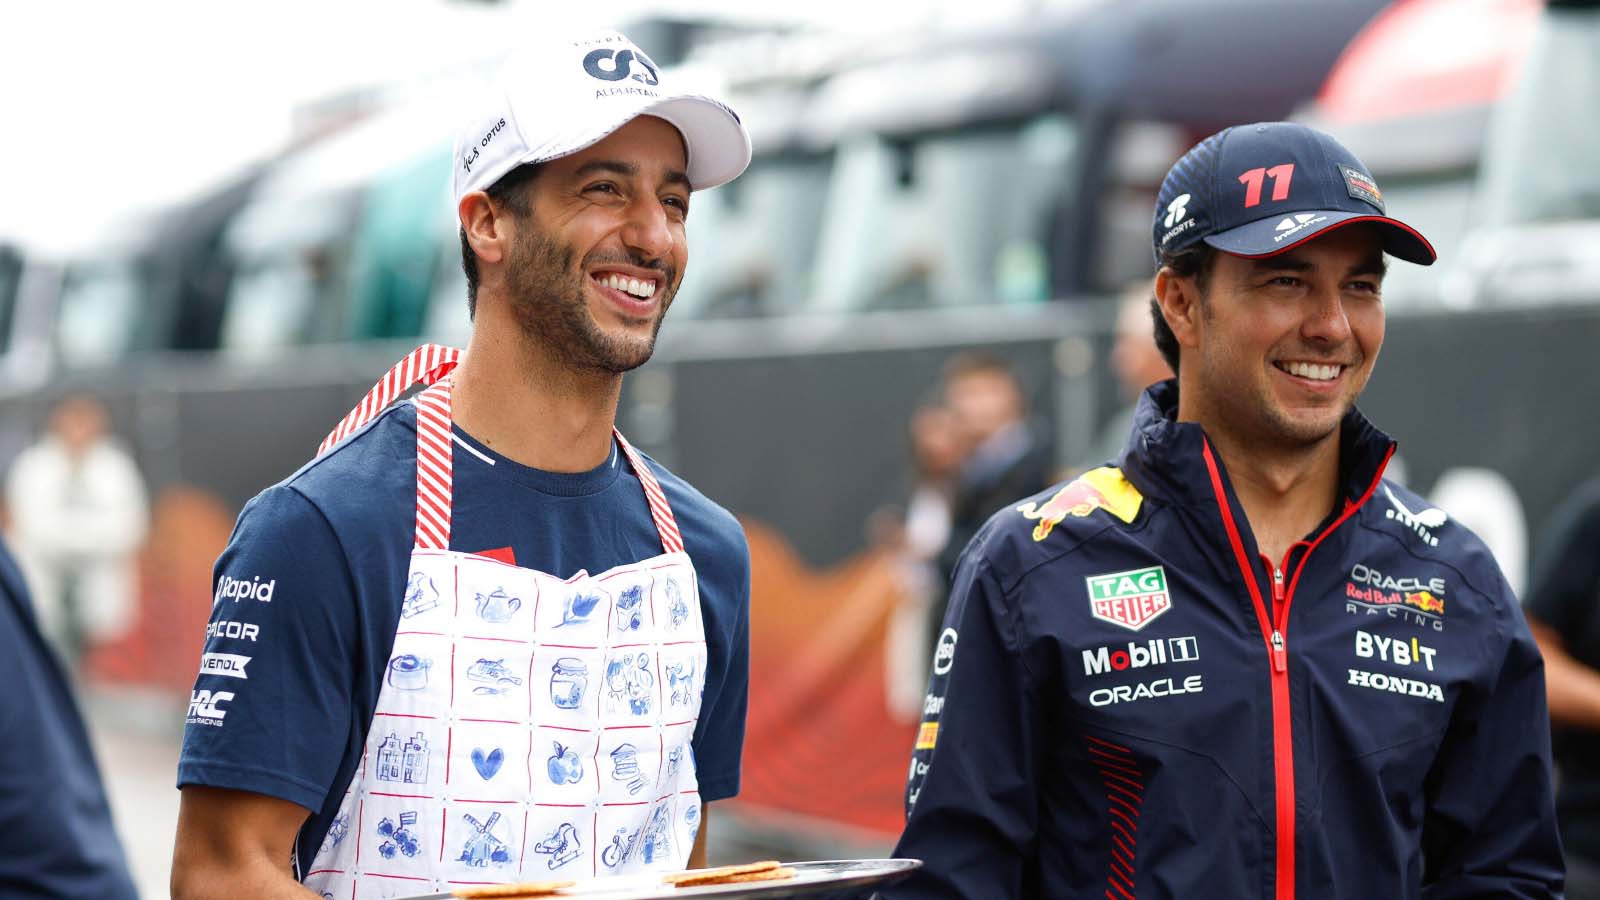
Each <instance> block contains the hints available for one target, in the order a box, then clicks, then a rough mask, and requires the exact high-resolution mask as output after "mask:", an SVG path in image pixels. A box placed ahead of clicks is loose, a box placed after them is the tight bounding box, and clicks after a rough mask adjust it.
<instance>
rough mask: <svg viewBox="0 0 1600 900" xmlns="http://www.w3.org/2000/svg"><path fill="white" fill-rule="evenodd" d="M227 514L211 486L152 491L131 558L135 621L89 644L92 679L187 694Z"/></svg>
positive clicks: (224, 538) (229, 524)
mask: <svg viewBox="0 0 1600 900" xmlns="http://www.w3.org/2000/svg"><path fill="white" fill-rule="evenodd" d="M233 518H234V517H233V514H232V513H231V512H230V511H229V510H228V508H227V506H226V505H224V504H223V502H222V501H221V500H220V499H218V498H217V497H216V496H215V495H214V494H212V493H210V492H209V491H203V490H200V489H198V488H193V487H188V486H186V485H175V486H172V487H168V488H165V489H163V490H162V491H161V492H160V493H159V494H158V495H157V496H156V500H155V503H154V504H153V506H152V507H151V515H150V535H149V537H148V538H147V539H146V541H145V545H144V546H143V547H142V548H140V551H139V558H138V562H137V565H138V570H139V571H138V591H139V594H138V598H137V603H138V608H137V610H136V611H135V613H134V624H133V627H132V628H131V629H129V631H128V633H127V634H126V635H124V636H123V637H121V638H119V639H118V640H115V641H110V642H107V643H104V644H99V645H97V646H95V647H93V648H91V649H90V650H89V652H88V653H87V654H86V656H85V657H84V670H85V674H86V675H87V676H88V677H89V678H90V679H92V680H95V681H101V682H113V683H118V684H127V685H142V686H149V687H155V688H160V689H163V690H170V691H172V692H173V694H174V695H175V696H180V697H187V696H188V695H189V690H190V689H191V688H192V687H193V686H194V679H195V676H196V675H197V674H198V673H199V671H200V647H201V645H202V644H203V643H204V642H205V633H206V622H207V621H208V620H209V619H210V618H211V566H212V563H214V562H216V559H217V556H218V555H219V554H221V553H222V549H223V547H225V546H226V545H227V543H228V535H229V533H230V532H231V531H232V530H233Z"/></svg>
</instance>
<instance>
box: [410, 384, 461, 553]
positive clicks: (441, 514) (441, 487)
mask: <svg viewBox="0 0 1600 900" xmlns="http://www.w3.org/2000/svg"><path fill="white" fill-rule="evenodd" d="M451 381H452V379H450V378H449V377H448V376H447V377H445V378H443V379H442V380H440V381H439V382H438V383H437V384H435V385H434V386H433V387H430V388H428V389H427V390H425V391H423V392H422V393H420V394H418V395H417V396H416V404H417V536H416V547H417V549H419V550H449V549H450V507H451V500H452V498H453V496H454V491H455V487H454V483H453V475H454V471H455V447H454V445H453V442H454V439H455V437H454V435H453V434H452V433H451V426H450V423H451V417H450V388H451Z"/></svg>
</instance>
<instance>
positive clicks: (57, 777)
mask: <svg viewBox="0 0 1600 900" xmlns="http://www.w3.org/2000/svg"><path fill="white" fill-rule="evenodd" d="M0 684H4V685H5V686H6V693H5V699H4V700H0V897H39V898H60V900H68V898H71V900H77V898H82V897H95V898H105V900H135V898H137V896H138V894H137V893H136V892H135V890H134V887H133V881H132V879H131V878H130V877H129V875H128V866H127V862H126V861H125V860H124V857H123V853H122V845H121V843H120V842H118V840H117V833H116V830H115V829H114V828H113V826H112V822H111V807H110V806H109V805H108V804H107V802H106V792H105V788H104V786H103V785H102V784H101V781H100V769H99V767H98V766H97V765H96V764H95V759H94V751H93V749H92V747H91V745H90V743H89V733H88V731H87V730H85V728H84V725H83V716H82V714H81V713H80V712H79V711H78V703H77V701H76V700H75V699H74V698H73V695H72V690H71V687H70V682H69V679H68V677H67V673H66V672H64V671H63V670H62V668H61V663H60V661H59V660H58V659H57V657H56V655H55V653H54V652H53V651H51V650H50V648H49V646H48V645H47V644H46V643H45V638H44V635H43V634H42V633H41V631H40V628H39V624H38V622H37V621H36V620H35V617H34V611H33V606H32V604H31V603H30V601H29V599H28V591H27V587H26V586H25V585H24V583H23V579H22V572H21V571H20V570H19V569H18V568H17V565H16V563H15V562H14V561H13V560H12V558H11V554H10V553H8V552H7V551H6V548H5V547H4V546H3V545H0Z"/></svg>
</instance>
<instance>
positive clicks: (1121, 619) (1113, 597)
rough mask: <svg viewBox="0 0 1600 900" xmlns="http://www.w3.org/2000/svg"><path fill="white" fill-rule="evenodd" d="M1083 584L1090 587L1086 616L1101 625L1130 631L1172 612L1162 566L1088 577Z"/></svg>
mask: <svg viewBox="0 0 1600 900" xmlns="http://www.w3.org/2000/svg"><path fill="white" fill-rule="evenodd" d="M1084 582H1085V583H1086V584H1087V585H1088V587H1089V612H1090V613H1091V614H1092V615H1093V616H1094V617H1095V618H1096V619H1099V620H1100V621H1102V622H1110V623H1112V624H1113V625H1121V626H1122V627H1123V628H1127V629H1129V630H1131V631H1138V630H1139V629H1141V628H1143V627H1144V626H1146V625H1148V624H1150V623H1151V622H1152V621H1153V620H1154V619H1155V618H1156V617H1157V616H1159V615H1161V614H1162V613H1164V612H1166V611H1167V610H1169V609H1171V608H1172V596H1171V594H1169V593H1168V592H1167V570H1166V569H1163V568H1162V567H1161V566H1150V567H1148V568H1144V569H1129V570H1128V571H1126V572H1111V573H1108V574H1105V575H1090V576H1089V577H1087V578H1085V579H1084Z"/></svg>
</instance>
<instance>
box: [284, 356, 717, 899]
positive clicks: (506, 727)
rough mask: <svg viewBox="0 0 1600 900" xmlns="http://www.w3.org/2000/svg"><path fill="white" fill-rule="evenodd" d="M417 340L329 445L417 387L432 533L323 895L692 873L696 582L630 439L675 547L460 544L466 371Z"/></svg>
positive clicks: (409, 583) (412, 581) (422, 546)
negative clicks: (621, 556) (562, 567)
mask: <svg viewBox="0 0 1600 900" xmlns="http://www.w3.org/2000/svg"><path fill="white" fill-rule="evenodd" d="M457 357H458V351H456V350H452V349H448V348H443V347H437V346H433V345H429V346H425V347H422V348H419V349H418V350H417V351H415V352H414V353H412V354H411V355H410V356H409V357H407V359H406V360H404V361H402V362H401V363H400V365H397V366H396V367H395V368H394V370H393V371H391V372H390V373H389V375H387V376H385V378H384V379H383V380H382V381H380V382H379V383H378V385H377V386H376V387H374V388H373V390H372V392H371V393H370V394H368V396H367V398H366V399H365V400H363V401H362V403H361V405H360V406H358V407H357V408H356V409H355V410H353V411H352V412H351V413H350V415H349V416H347V417H346V418H345V420H344V421H343V422H341V423H340V424H339V427H338V428H336V429H335V430H334V432H333V433H332V434H330V435H329V436H328V439H327V440H326V441H324V443H323V446H322V448H321V449H320V450H319V452H325V451H326V450H327V449H328V448H329V447H331V446H332V445H334V444H336V443H338V442H339V441H340V440H342V439H343V438H344V437H346V436H348V435H349V434H350V433H351V432H353V431H355V430H356V429H357V428H359V427H361V425H363V424H364V423H365V422H367V421H369V420H370V419H372V418H373V417H375V416H376V415H377V414H378V413H380V412H381V411H382V410H383V409H384V407H386V406H387V405H388V404H389V403H390V402H392V401H393V400H394V398H395V397H396V396H398V395H399V394H400V393H402V392H403V391H404V390H405V389H406V388H408V387H409V386H410V385H412V384H414V383H416V382H418V381H421V382H423V383H425V384H428V385H430V387H429V388H428V389H427V390H425V391H423V392H422V393H420V394H418V395H417V396H416V398H415V403H416V405H417V515H416V541H415V546H414V548H413V550H412V554H411V565H410V571H409V573H408V577H407V578H406V583H405V588H404V596H403V597H400V598H397V599H396V602H397V603H398V604H399V605H400V619H399V626H398V628H397V630H396V633H395V640H394V648H393V650H392V651H390V658H389V660H387V661H386V667H385V677H384V681H383V685H382V688H381V690H380V693H379V695H378V702H377V708H376V711H375V713H374V715H373V718H372V723H371V726H370V730H369V733H368V735H367V742H366V748H365V752H364V755H363V758H362V761H361V764H360V765H359V767H358V768H357V769H356V773H355V777H354V778H353V780H352V782H351V784H350V788H349V790H348V791H347V793H346V794H345V797H344V800H343V802H342V805H341V806H340V810H339V815H338V818H337V819H336V821H335V826H334V828H332V829H331V830H330V831H329V834H328V837H327V838H326V839H325V840H324V841H323V843H322V847H321V849H320V850H319V851H318V852H317V854H316V858H315V859H314V860H313V861H312V862H311V864H310V865H309V866H304V865H303V871H304V872H305V877H304V881H305V884H306V886H307V887H309V888H311V889H312V890H314V891H316V892H318V893H321V894H322V895H323V896H331V897H335V898H338V900H345V898H352V900H365V898H378V897H396V896H406V895H409V894H419V893H428V892H430V891H445V890H450V889H452V888H454V887H460V886H467V885H475V884H493V883H501V882H507V881H525V880H542V879H550V878H572V879H579V880H581V879H586V878H593V877H604V876H607V875H615V874H624V873H633V872H642V871H653V870H661V871H670V870H676V869H681V868H683V867H684V866H685V865H686V864H687V861H688V856H689V850H690V848H691V847H692V846H693V844H694V838H695V834H696V832H697V831H698V829H699V824H700V794H699V790H698V786H697V782H696V780H695V767H694V756H693V752H692V750H691V748H690V739H691V737H692V736H693V734H694V727H695V722H696V720H697V719H698V717H699V713H700V702H701V695H702V693H703V691H704V688H705V669H706V644H705V630H704V625H703V622H702V620H701V617H700V602H699V592H698V582H697V580H696V577H695V572H694V567H693V566H692V565H691V563H690V561H689V557H688V555H687V554H686V553H684V551H683V542H682V539H681V537H680V536H679V533H678V526H677V522H676V521H675V520H674V519H673V516H672V510H671V508H670V507H669V506H668V504H667V500H666V497H665V495H663V494H662V492H661V486H660V484H659V483H658V482H657V481H656V479H655V476H654V475H653V474H652V473H651V471H650V469H649V467H648V465H646V463H645V462H644V460H643V459H642V458H641V457H640V456H639V455H638V453H636V452H635V451H634V450H633V448H632V447H630V446H629V445H628V443H627V441H626V440H624V439H623V437H622V435H621V434H620V433H618V434H616V441H617V444H618V445H619V446H620V448H621V450H622V453H623V454H624V455H625V456H626V457H627V460H628V464H629V465H630V466H632V468H633V470H634V472H635V473H636V474H637V475H638V476H639V481H640V482H641V483H642V484H643V486H644V491H645V497H646V499H647V501H648V503H649V507H650V512H651V515H652V517H653V519H654V520H655V525H656V530H657V532H658V533H659V534H660V537H661V543H662V547H663V550H664V552H663V553H662V554H661V555H659V556H655V557H651V558H649V559H644V560H639V561H638V562H634V563H630V564H627V565H623V566H618V567H616V568H613V569H610V570H608V571H606V572H602V573H600V574H597V575H590V574H588V573H586V572H579V573H578V574H577V575H575V576H573V577H572V578H570V579H561V578H557V577H556V576H554V575H550V574H547V573H544V572H538V571H534V570H532V569H525V568H520V567H517V566H512V565H507V564H505V563H502V562H500V561H498V560H494V559H490V558H488V557H483V556H477V555H474V554H471V553H460V552H455V551H452V550H450V526H451V508H452V503H451V501H452V497H453V494H452V482H451V472H452V436H451V415H450V388H451V383H450V379H449V377H448V376H449V373H450V371H451V370H452V369H454V367H455V364H456V360H457Z"/></svg>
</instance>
